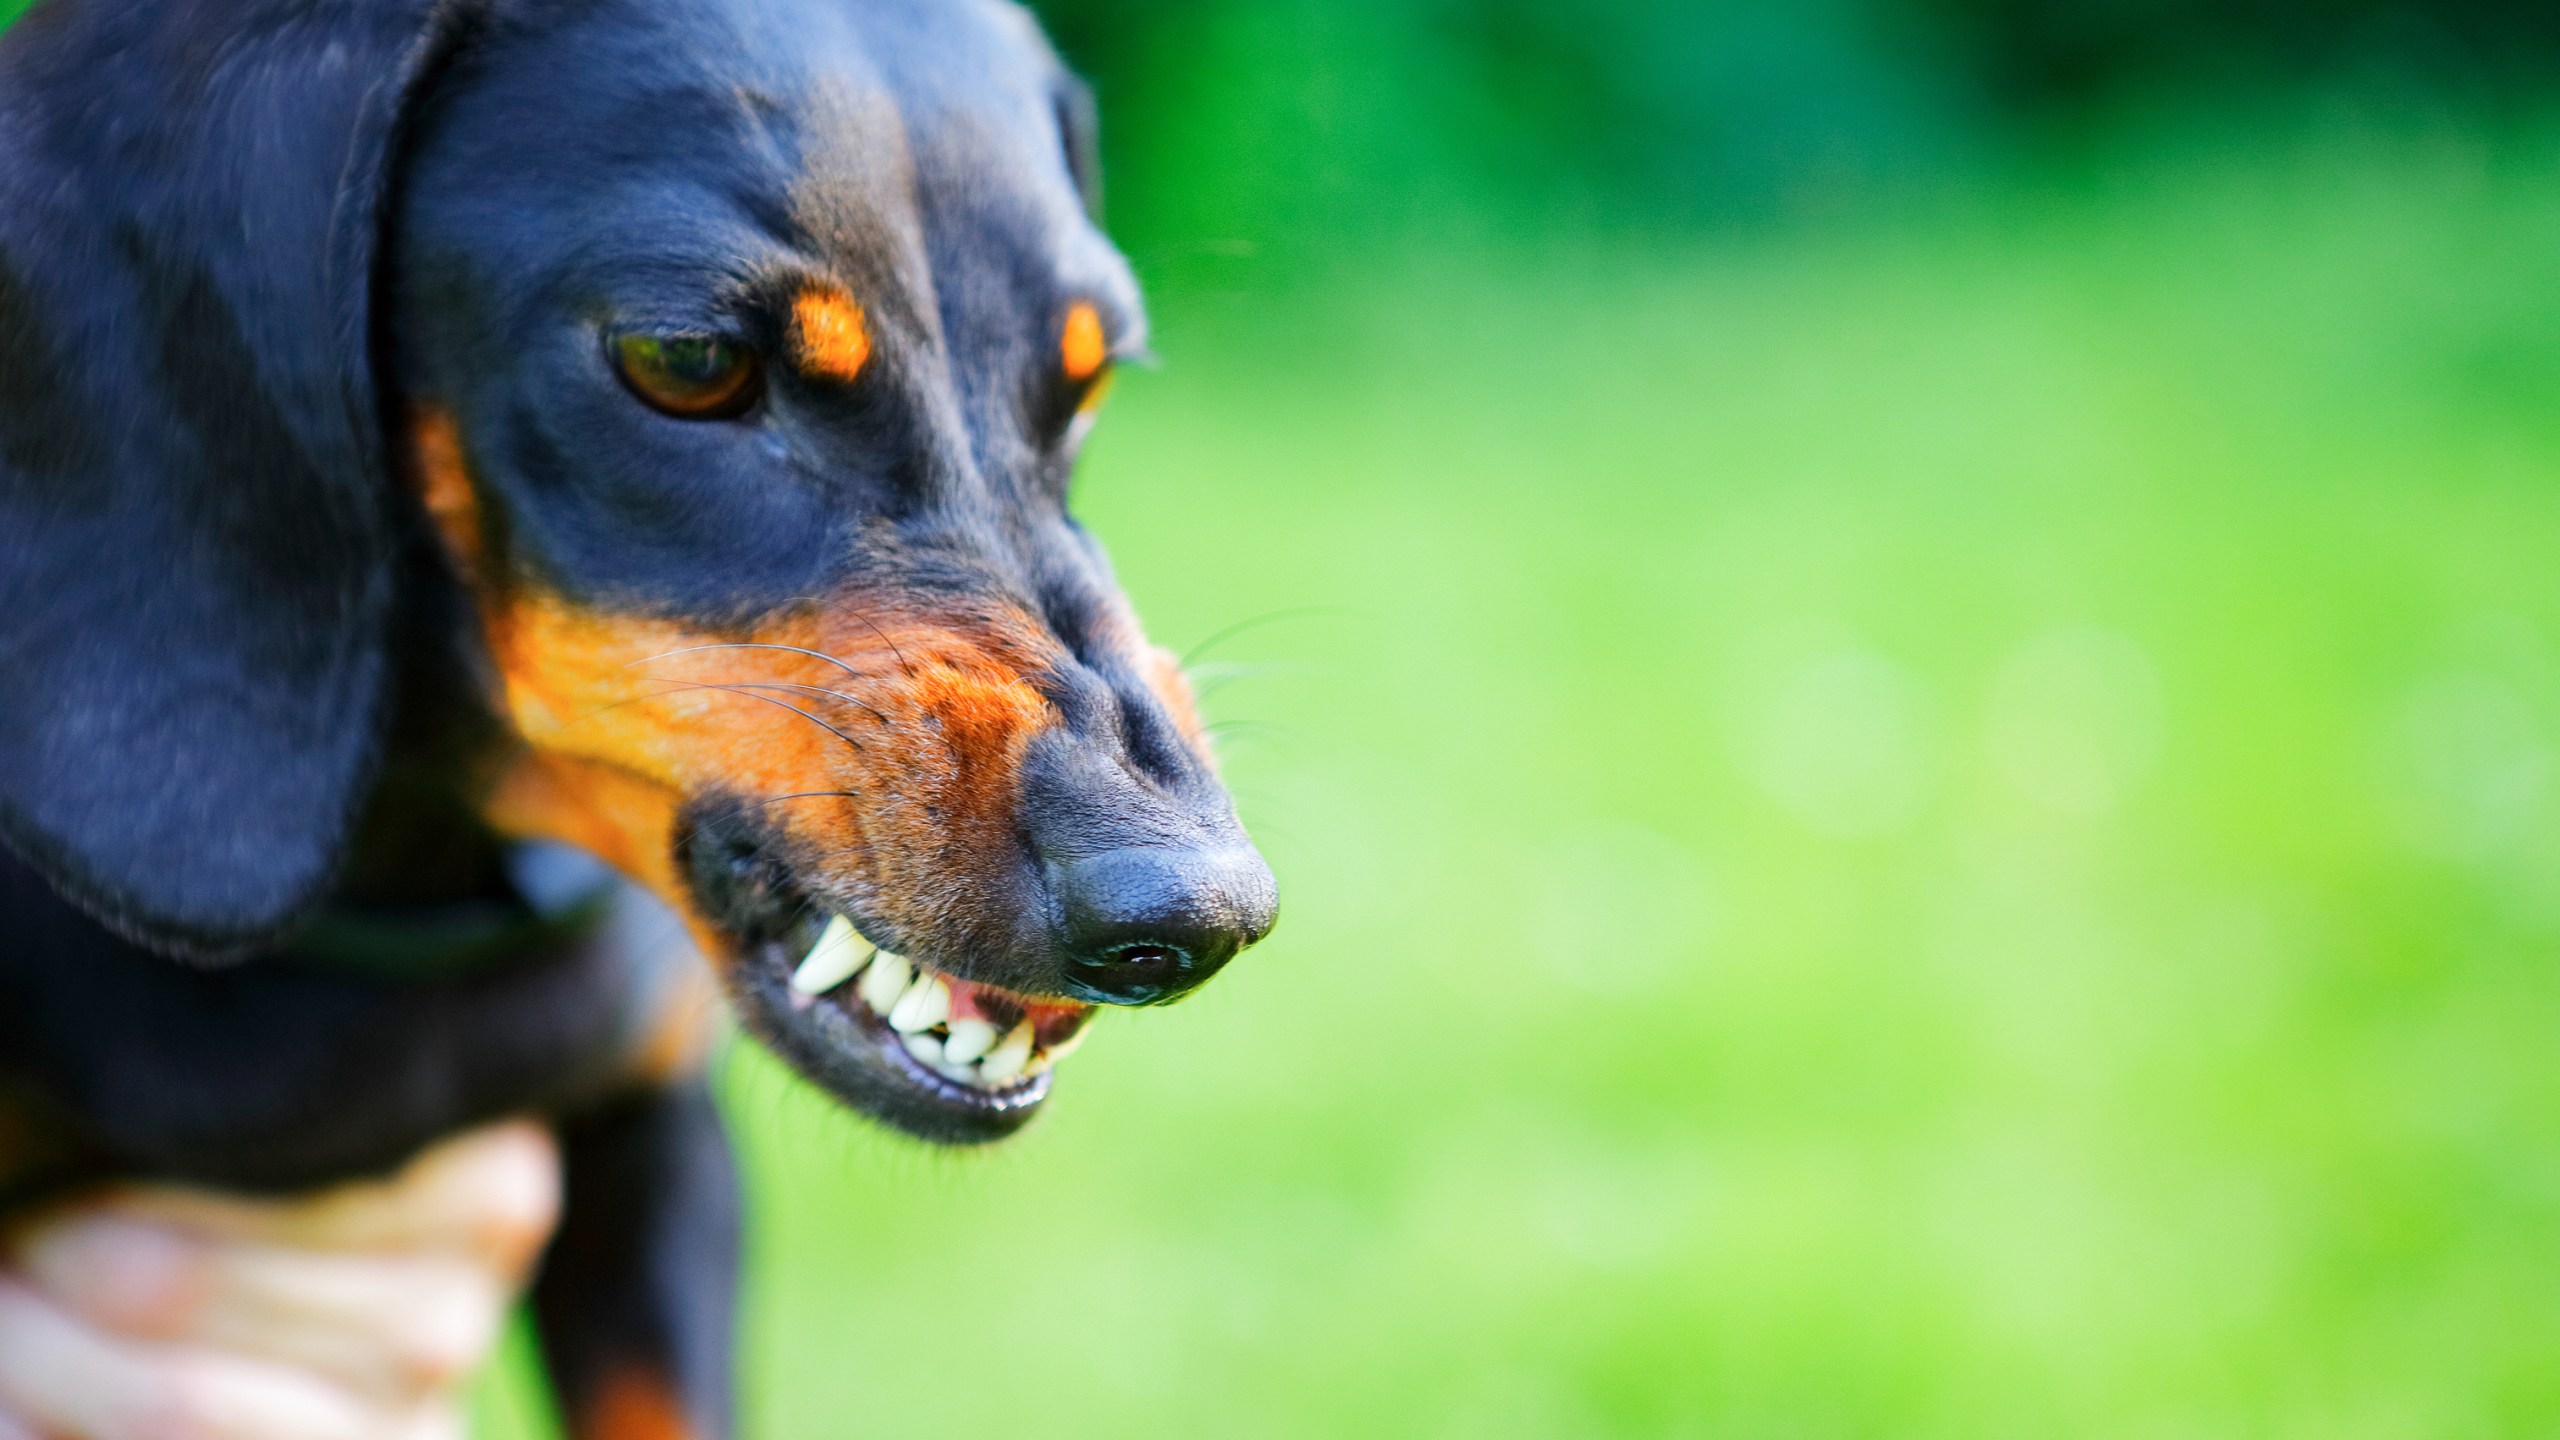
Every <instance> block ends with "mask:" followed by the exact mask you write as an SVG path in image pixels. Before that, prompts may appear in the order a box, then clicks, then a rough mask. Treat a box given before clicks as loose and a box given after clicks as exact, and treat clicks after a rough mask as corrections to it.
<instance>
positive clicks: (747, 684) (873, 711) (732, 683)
mask: <svg viewBox="0 0 2560 1440" xmlns="http://www.w3.org/2000/svg"><path fill="white" fill-rule="evenodd" d="M658 683H659V684H661V685H671V684H674V683H676V682H674V681H671V680H661V681H659V682H658ZM703 683H705V684H710V685H725V686H727V687H729V688H731V689H736V690H789V691H791V692H793V693H795V694H800V695H823V696H826V697H827V698H828V699H831V700H841V701H843V702H844V703H846V704H847V705H853V706H858V707H859V708H861V709H863V710H865V711H868V712H869V713H870V716H871V718H872V719H874V720H877V721H879V722H880V723H881V724H883V725H886V724H888V723H889V717H888V716H887V715H885V714H883V713H881V712H880V711H879V710H878V709H877V708H875V707H874V706H873V705H872V704H871V702H869V701H867V700H865V699H863V698H862V697H861V696H859V695H847V694H846V693H844V692H843V691H841V690H830V689H828V688H827V687H825V686H823V685H791V684H786V683H784V682H782V681H780V680H721V681H705V682H703Z"/></svg>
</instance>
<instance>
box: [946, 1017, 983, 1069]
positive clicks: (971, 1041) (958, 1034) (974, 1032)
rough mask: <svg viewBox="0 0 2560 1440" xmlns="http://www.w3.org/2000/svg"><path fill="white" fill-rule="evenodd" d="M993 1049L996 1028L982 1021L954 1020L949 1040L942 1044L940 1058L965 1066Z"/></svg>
mask: <svg viewBox="0 0 2560 1440" xmlns="http://www.w3.org/2000/svg"><path fill="white" fill-rule="evenodd" d="M994 1048H996V1027H994V1026H993V1025H990V1024H988V1023H987V1022H986V1021H984V1020H954V1021H952V1022H951V1038H950V1039H948V1040H945V1041H943V1042H942V1058H943V1059H945V1060H948V1061H950V1062H951V1063H952V1064H954V1065H966V1064H968V1063H969V1062H970V1061H972V1060H975V1059H977V1058H978V1057H980V1056H982V1055H984V1054H986V1053H987V1052H988V1051H990V1050H993V1049H994Z"/></svg>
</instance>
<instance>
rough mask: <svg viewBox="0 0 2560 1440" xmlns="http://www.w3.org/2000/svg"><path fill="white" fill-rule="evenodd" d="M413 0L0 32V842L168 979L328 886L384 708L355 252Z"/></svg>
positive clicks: (393, 103)
mask: <svg viewBox="0 0 2560 1440" xmlns="http://www.w3.org/2000/svg"><path fill="white" fill-rule="evenodd" d="M461 23H462V12H460V11H458V10H455V9H453V8H452V7H450V6H445V5H439V4H436V3H434V0H41V3H39V4H38V5H37V7H36V8H35V9H34V10H33V11H32V12H30V13H29V14H28V15H27V16H26V17H25V18H24V19H22V20H21V21H20V22H19V23H18V24H17V26H16V27H15V28H14V29H12V30H11V31H10V32H9V33H8V34H7V35H6V36H5V37H4V38H0V837H5V839H6V840H7V841H8V843H9V844H10V845H11V846H13V847H14V848H15V849H16V850H17V851H18V852H19V853H20V854H21V855H22V856H23V857H24V858H25V859H26V860H27V861H28V862H29V863H30V864H32V865H33V866H34V867H35V868H36V869H37V870H38V871H40V872H41V873H42V874H43V875H44V876H45V877H46V878H47V879H48V880H49V881H51V882H52V883H53V884H55V885H56V886H58V887H60V888H61V889H62V891H63V892H64V893H65V894H67V895H68V896H70V897H71V898H72V899H73V900H75V901H76V902H78V903H79V904H80V905H82V906H83V907H84V908H86V909H88V910H90V911H91V912H92V913H93V914H96V915H97V916H99V917H100V918H101V919H103V920H105V921H106V922H107V923H109V924H110V925H112V926H114V927H115V928H117V929H118V930H120V931H122V932H124V933H125V934H127V935H129V936H131V937H133V938H135V939H137V940H140V941H143V942H144V943H148V944H153V945H155V946H158V947H160V948H163V949H167V950H171V951H174V952H179V953H184V954H189V955H193V956H196V957H200V958H218V957H222V956H226V955H231V954H236V953H238V952H240V951H242V950H243V949H245V948H247V947H249V946H252V945H254V944H255V943H256V942H257V941H259V940H260V939H262V938H265V937H267V936H270V935H271V934H273V932H274V931H276V930H277V929H278V928H279V927H281V926H283V925H284V924H285V923H287V922H288V921H290V920H291V919H292V918H293V917H294V916H295V914H296V913H297V912H298V911H300V910H301V909H303V908H304V907H306V906H308V905H309V904H310V903H311V902H312V901H314V900H315V899H316V898H317V897H318V896H319V895H320V894H321V893H322V892H323V891H324V890H325V888H326V887H327V885H328V883H329V881H330V879H331V876H332V873H333V870H334V867H335V862H336V858H337V854H338V851H339V849H340V848H341V846H342V845H343V844H344V842H345V839H346V836H347V832H348V829H349V827H350V825H351V823H352V816H353V812H354V811H355V809H356V807H357V805H358V804H359V802H360V801H361V800H362V798H363V794H364V791H365V789H366V788H367V786H368V784H369V782H370V779H371V774H372V770H373V766H374V758H375V751H376V749H377V734H378V731H379V729H380V727H381V724H382V720H383V715H384V711H385V709H386V708H387V701H386V696H385V693H384V692H385V689H386V684H387V675H386V670H387V657H386V655H385V649H386V627H387V622H388V612H389V602H390V580H391V577H390V574H389V570H390V563H389V557H390V553H391V543H392V542H391V534H392V527H391V524H390V519H389V517H390V515H391V513H392V512H391V509H390V489H389V486H390V481H389V478H388V474H387V467H386V464H385V456H384V445H383V438H382V436H383V421H382V416H381V415H380V413H379V408H378V400H377V397H376V393H375V386H374V377H373V369H374V367H373V363H372V362H373V357H372V356H371V354H370V353H369V351H370V345H371V340H370V336H371V332H372V329H373V326H372V313H371V312H372V308H373V298H374V291H375V289H376V286H375V274H374V265H375V254H376V251H377V249H378V244H377V242H378V239H379V236H380V233H381V229H382V222H383V213H382V212H383V209H384V202H385V194H384V192H385V190H386V188H387V185H388V182H389V175H390V169H391V158H392V156H393V154H394V151H395V149H396V133H397V131H398V129H399V127H400V121H401V116H402V115H403V113H404V111H405V110H406V108H407V104H408V97H409V95H410V93H411V91H412V90H413V89H415V88H416V87H417V86H418V85H419V84H420V83H421V77H422V76H423V75H425V74H426V73H427V72H428V71H429V70H430V69H431V68H432V67H433V66H434V65H435V64H436V63H438V61H439V56H440V54H441V53H442V51H443V48H444V47H445V46H446V45H447V44H449V43H451V40H452V38H453V37H454V36H455V35H457V34H458V33H459V31H460V28H461Z"/></svg>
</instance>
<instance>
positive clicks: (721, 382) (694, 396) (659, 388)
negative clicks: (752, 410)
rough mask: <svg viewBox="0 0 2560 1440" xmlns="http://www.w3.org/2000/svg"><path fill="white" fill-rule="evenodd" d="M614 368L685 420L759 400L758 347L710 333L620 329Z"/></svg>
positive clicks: (731, 410)
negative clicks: (648, 332)
mask: <svg viewBox="0 0 2560 1440" xmlns="http://www.w3.org/2000/svg"><path fill="white" fill-rule="evenodd" d="M611 348H612V354H613V368H614V369H615V370H616V371H618V372H619V373H620V374H621V376H622V381H623V383H624V384H626V385H628V386H630V387H631V389H632V393H634V394H636V395H638V396H639V397H640V398H641V399H642V400H644V401H647V402H648V403H649V404H650V405H651V406H653V407H655V408H657V409H659V410H663V411H665V412H666V413H667V414H669V415H673V416H676V417H678V418H680V419H685V420H708V419H716V418H725V417H727V416H732V415H736V414H739V413H741V412H742V411H744V410H745V409H746V408H747V407H748V406H749V405H751V404H753V403H754V402H755V381H756V374H757V367H756V358H755V353H754V352H753V351H751V350H748V349H747V348H746V347H744V346H742V345H732V344H730V343H729V342H728V341H726V340H722V339H719V338H717V337H714V336H710V335H617V336H615V337H614V338H613V342H612V347H611Z"/></svg>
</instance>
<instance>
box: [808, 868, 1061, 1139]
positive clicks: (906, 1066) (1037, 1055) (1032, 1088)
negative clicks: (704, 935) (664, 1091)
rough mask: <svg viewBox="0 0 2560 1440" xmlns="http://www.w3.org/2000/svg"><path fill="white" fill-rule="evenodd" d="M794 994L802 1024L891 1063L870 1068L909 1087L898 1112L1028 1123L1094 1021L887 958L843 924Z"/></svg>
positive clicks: (828, 928)
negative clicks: (1015, 1117) (1054, 1070)
mask: <svg viewBox="0 0 2560 1440" xmlns="http://www.w3.org/2000/svg"><path fill="white" fill-rule="evenodd" d="M802 933H803V934H804V935H805V934H806V933H807V932H806V931H805V929H804V930H803V931H802ZM776 948H777V949H778V948H779V947H776ZM786 955H787V952H786ZM786 955H777V956H775V958H776V959H777V960H784V959H786ZM787 993H788V1005H789V1008H790V1011H791V1013H792V1015H793V1017H794V1018H795V1019H797V1020H799V1021H800V1022H802V1023H803V1024H811V1023H814V1024H817V1025H819V1026H822V1027H823V1028H824V1029H826V1030H828V1031H832V1032H835V1033H834V1035H833V1036H832V1037H831V1038H834V1039H836V1040H837V1041H838V1043H840V1044H841V1043H845V1042H847V1041H849V1042H851V1043H852V1044H854V1045H856V1046H859V1047H863V1048H867V1049H868V1050H870V1051H871V1052H872V1053H873V1054H874V1055H875V1056H876V1057H877V1059H878V1060H879V1061H883V1062H886V1063H885V1065H880V1064H875V1065H874V1066H871V1067H867V1068H870V1069H871V1071H872V1073H873V1074H874V1075H880V1074H881V1073H882V1071H883V1070H885V1071H887V1072H888V1075H887V1077H886V1078H891V1079H893V1080H894V1081H903V1082H904V1084H903V1085H901V1086H900V1088H902V1089H906V1090H907V1091H908V1092H909V1093H908V1094H907V1095H906V1096H904V1097H901V1098H902V1099H903V1100H904V1101H905V1102H906V1103H905V1104H904V1105H901V1106H899V1107H898V1108H900V1109H905V1110H912V1109H916V1108H928V1107H929V1108H932V1109H937V1110H942V1111H945V1112H962V1114H967V1113H974V1114H975V1115H977V1116H980V1117H984V1118H989V1119H992V1118H994V1117H995V1116H997V1115H1008V1114H1021V1115H1024V1116H1026V1118H1027V1112H1028V1111H1030V1110H1031V1109H1032V1108H1034V1107H1036V1106H1038V1105H1039V1103H1040V1102H1041V1101H1042V1100H1044V1099H1046V1098H1047V1096H1048V1089H1049V1072H1050V1067H1052V1066H1054V1065H1056V1064H1057V1063H1058V1062H1059V1061H1060V1060H1063V1059H1065V1058H1066V1057H1067V1056H1068V1055H1069V1054H1071V1053H1073V1051H1074V1050H1075V1048H1076V1046H1077V1045H1079V1044H1081V1043H1082V1042H1083V1040H1084V1033H1085V1025H1086V1023H1087V1022H1088V1021H1090V1020H1091V1019H1092V1017H1093V1011H1094V1007H1093V1006H1091V1005H1083V1004H1078V1003H1075V1002H1073V1001H1066V1000H1054V999H1037V998H1033V997H1030V996H1024V995H1019V994H1015V993H1013V992H1011V991H1007V990H1000V989H997V988H995V987H994V986H990V985H981V984H978V983H976V982H973V981H969V980H963V979H961V978H959V977H958V976H955V975H947V974H944V973H942V972H941V971H938V970H935V969H933V968H932V967H930V966H927V965H923V964H920V963H918V962H916V961H914V960H910V959H908V958H907V957H906V956H903V955H900V954H897V953H895V952H893V951H889V950H884V949H882V948H880V946H879V945H877V944H875V943H874V942H872V941H871V940H870V939H868V938H866V937H865V936H864V935H863V934H862V932H861V931H860V930H858V929H856V928H855V927H854V925H853V922H852V921H850V920H848V919H846V918H845V917H843V916H841V915H837V916H833V917H831V918H829V919H828V921H827V922H826V924H825V925H824V926H823V927H821V928H820V929H819V932H818V936H817V939H816V940H815V941H814V942H813V943H811V944H810V945H809V947H808V949H807V951H806V952H804V953H803V954H802V955H801V956H800V958H799V959H798V961H797V963H796V964H793V965H792V966H791V971H790V981H789V984H788V986H787ZM951 1118H953V1119H955V1120H956V1119H960V1118H961V1115H960V1114H953V1115H952V1116H951Z"/></svg>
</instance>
